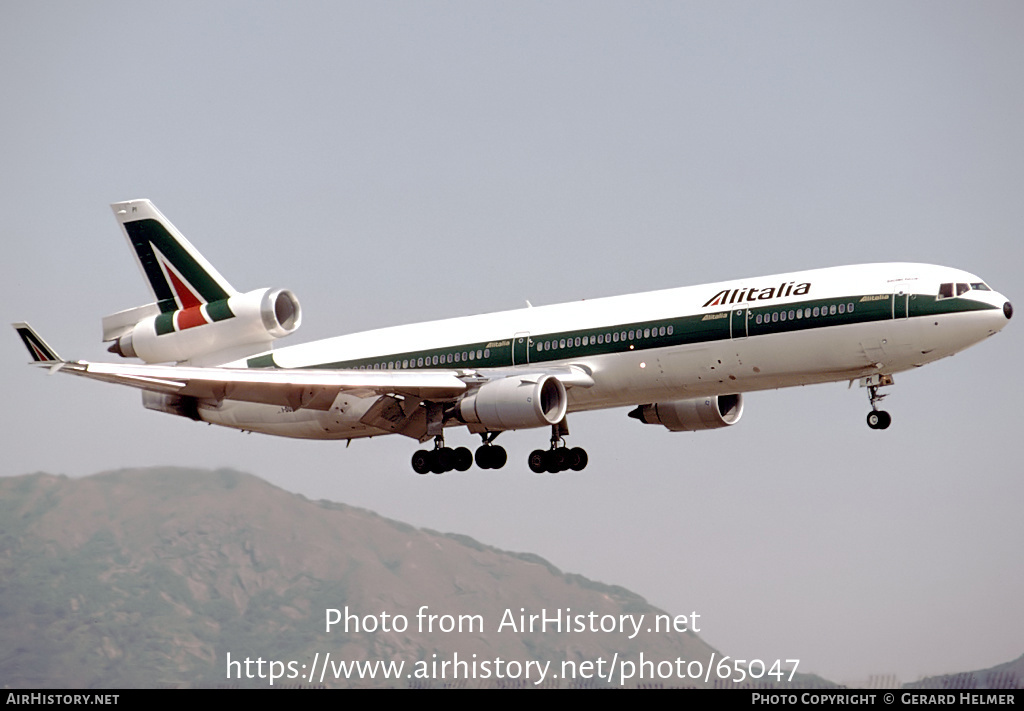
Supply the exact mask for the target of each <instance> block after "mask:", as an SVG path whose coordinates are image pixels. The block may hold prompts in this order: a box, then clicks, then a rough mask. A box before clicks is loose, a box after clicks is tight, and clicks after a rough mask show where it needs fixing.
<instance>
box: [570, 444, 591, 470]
mask: <svg viewBox="0 0 1024 711" xmlns="http://www.w3.org/2000/svg"><path fill="white" fill-rule="evenodd" d="M589 461H590V457H588V456H587V450H585V449H583V447H573V448H572V449H570V450H569V468H570V469H572V470H573V471H574V472H581V471H583V470H584V469H586V468H587V462H589Z"/></svg>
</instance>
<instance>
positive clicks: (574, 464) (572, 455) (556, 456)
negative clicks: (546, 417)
mask: <svg viewBox="0 0 1024 711" xmlns="http://www.w3.org/2000/svg"><path fill="white" fill-rule="evenodd" d="M563 434H568V430H567V429H565V428H564V426H563V423H561V422H560V423H558V424H554V425H551V448H550V449H548V450H543V449H535V450H533V451H532V452H530V458H529V459H528V460H527V462H528V463H529V465H530V471H532V472H534V473H535V474H542V473H544V472H550V473H551V474H557V473H558V472H564V471H565V470H566V469H572V470H573V471H574V472H578V471H582V470H583V469H584V468H585V467H586V466H587V462H588V461H589V457H587V450H585V449H583V448H582V447H573V448H572V449H569V448H568V447H566V446H565V445H564V440H563V439H562V435H563Z"/></svg>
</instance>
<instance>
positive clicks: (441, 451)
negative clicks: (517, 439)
mask: <svg viewBox="0 0 1024 711" xmlns="http://www.w3.org/2000/svg"><path fill="white" fill-rule="evenodd" d="M499 434H501V433H500V432H485V433H482V434H481V435H480V437H481V439H483V444H481V445H480V446H479V447H477V450H476V455H473V454H472V453H471V452H470V451H469V450H468V449H467V448H465V447H458V448H456V449H452V448H451V447H446V446H445V444H444V436H443V435H437V436H436V437H434V448H433V449H432V450H426V449H420V450H418V451H417V452H416V453H415V454H414V455H412V468H413V471H415V472H416V473H417V474H430V473H434V474H444V473H445V472H450V471H452V470H453V469H454V470H456V471H460V472H464V471H466V470H468V469H469V468H470V467H471V466H473V462H474V461H475V462H476V465H477V466H478V467H480V468H481V469H501V468H502V467H503V466H505V463H506V462H507V461H508V453H507V452H506V451H505V448H504V447H500V446H498V445H496V444H494V438H495V437H497V436H498V435H499ZM567 434H569V430H568V428H567V427H566V426H565V423H564V422H560V423H558V424H556V425H552V426H551V448H550V449H546V450H545V449H537V450H534V451H533V452H531V453H530V458H529V459H528V460H527V463H528V464H529V465H530V470H531V471H533V472H536V473H537V474H541V473H544V472H550V473H551V474H555V473H557V472H564V471H566V470H567V469H572V470H573V471H576V472H578V471H582V470H583V469H584V468H585V467H586V466H587V461H588V460H589V458H588V457H587V450H585V449H583V448H582V447H573V448H571V449H570V448H569V447H566V446H565V445H564V440H563V439H562V437H563V436H564V435H567Z"/></svg>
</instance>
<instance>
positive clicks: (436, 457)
mask: <svg viewBox="0 0 1024 711" xmlns="http://www.w3.org/2000/svg"><path fill="white" fill-rule="evenodd" d="M471 466H473V453H472V452H470V451H469V450H468V449H466V448H465V447H459V448H457V449H452V448H451V447H445V446H444V437H442V436H441V435H438V436H437V437H434V449H433V450H431V451H427V450H425V449H420V450H417V452H416V454H414V455H412V468H413V471H415V472H416V473H417V474H427V473H430V472H433V473H434V474H444V473H445V472H450V471H451V470H452V469H455V470H458V471H460V472H464V471H466V470H468V469H469V468H470V467H471Z"/></svg>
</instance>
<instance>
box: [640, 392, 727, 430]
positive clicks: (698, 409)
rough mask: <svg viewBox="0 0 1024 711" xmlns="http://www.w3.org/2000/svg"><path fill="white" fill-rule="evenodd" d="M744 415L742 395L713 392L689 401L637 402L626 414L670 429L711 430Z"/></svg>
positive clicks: (724, 425)
mask: <svg viewBox="0 0 1024 711" xmlns="http://www.w3.org/2000/svg"><path fill="white" fill-rule="evenodd" d="M742 415H743V395H712V396H710V397H696V398H692V399H690V400H673V401H672V402H656V403H654V404H653V405H640V406H639V407H638V408H636V409H635V410H633V411H632V412H630V413H629V416H630V417H632V418H634V419H637V420H640V421H641V422H643V423H644V424H647V425H665V427H667V428H668V429H669V430H671V431H672V432H695V431H697V430H714V429H718V428H719V427H728V426H729V425H735V424H736V423H737V422H739V421H740V417H741V416H742Z"/></svg>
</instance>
